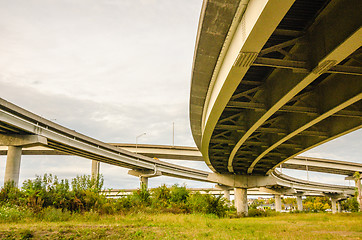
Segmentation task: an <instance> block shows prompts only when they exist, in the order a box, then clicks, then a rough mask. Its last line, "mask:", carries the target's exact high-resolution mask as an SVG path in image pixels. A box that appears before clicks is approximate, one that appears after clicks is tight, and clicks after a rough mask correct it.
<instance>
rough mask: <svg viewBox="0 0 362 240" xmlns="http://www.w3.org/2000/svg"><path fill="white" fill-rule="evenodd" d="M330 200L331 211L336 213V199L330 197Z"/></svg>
mask: <svg viewBox="0 0 362 240" xmlns="http://www.w3.org/2000/svg"><path fill="white" fill-rule="evenodd" d="M331 202H332V213H336V212H337V199H336V198H331Z"/></svg>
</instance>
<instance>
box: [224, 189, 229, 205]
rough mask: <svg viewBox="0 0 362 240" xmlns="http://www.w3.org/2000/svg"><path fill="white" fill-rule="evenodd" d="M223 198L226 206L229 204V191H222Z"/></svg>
mask: <svg viewBox="0 0 362 240" xmlns="http://www.w3.org/2000/svg"><path fill="white" fill-rule="evenodd" d="M224 198H225V200H226V202H227V204H230V190H224Z"/></svg>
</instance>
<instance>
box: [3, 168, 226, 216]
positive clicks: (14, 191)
mask: <svg viewBox="0 0 362 240" xmlns="http://www.w3.org/2000/svg"><path fill="white" fill-rule="evenodd" d="M102 186H103V179H102V178H99V179H93V178H91V177H90V176H77V177H76V178H74V179H72V181H71V182H70V183H69V181H68V180H64V179H62V180H59V179H58V178H57V177H56V176H53V175H51V174H45V175H44V176H43V177H40V176H36V177H35V179H32V180H27V181H25V182H24V184H23V187H22V189H21V190H20V189H18V188H16V187H15V185H14V184H11V183H8V184H6V185H5V186H4V187H3V188H2V189H1V191H0V206H4V207H3V209H2V212H3V217H0V221H1V219H3V221H5V220H6V219H10V221H17V219H19V218H21V216H22V214H23V212H22V210H21V209H18V207H17V206H20V205H24V206H27V209H30V210H31V211H30V212H32V213H34V214H35V215H34V216H37V217H38V218H40V219H44V220H46V221H50V222H58V221H67V220H68V219H70V218H71V216H72V214H74V213H90V212H96V213H99V214H114V213H127V212H132V211H146V212H147V211H149V210H151V209H157V210H159V211H161V212H171V213H191V212H193V213H203V214H212V215H215V216H218V217H221V216H225V215H226V213H227V211H229V210H230V208H229V207H228V205H227V204H226V203H225V200H224V198H223V197H221V196H218V197H216V196H213V195H209V194H205V195H201V194H199V193H196V194H190V192H189V190H187V189H186V186H179V185H173V186H171V187H167V186H166V185H162V186H160V187H158V188H156V189H153V190H152V191H151V192H150V191H149V190H148V189H147V188H146V186H144V185H143V186H142V187H141V188H140V189H138V190H136V191H134V192H133V193H132V195H129V196H125V197H120V198H118V199H112V198H110V199H107V198H106V197H105V195H100V194H99V191H100V190H101V188H102ZM6 204H10V205H11V207H5V206H7V205H6ZM5 213H6V214H5ZM9 214H10V215H9ZM11 219H13V220H11Z"/></svg>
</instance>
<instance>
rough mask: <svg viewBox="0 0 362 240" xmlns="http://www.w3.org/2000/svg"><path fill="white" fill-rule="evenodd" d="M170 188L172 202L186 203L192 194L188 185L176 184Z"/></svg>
mask: <svg viewBox="0 0 362 240" xmlns="http://www.w3.org/2000/svg"><path fill="white" fill-rule="evenodd" d="M170 190H171V191H170V202H173V203H185V202H186V200H187V198H188V197H189V195H190V192H189V190H187V189H186V186H182V187H180V186H178V185H177V184H175V185H173V186H172V187H171V189H170Z"/></svg>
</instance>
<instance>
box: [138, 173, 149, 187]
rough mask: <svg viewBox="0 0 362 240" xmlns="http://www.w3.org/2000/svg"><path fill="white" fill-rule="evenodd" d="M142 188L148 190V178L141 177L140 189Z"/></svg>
mask: <svg viewBox="0 0 362 240" xmlns="http://www.w3.org/2000/svg"><path fill="white" fill-rule="evenodd" d="M142 186H143V187H146V188H148V177H143V176H140V188H142Z"/></svg>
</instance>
